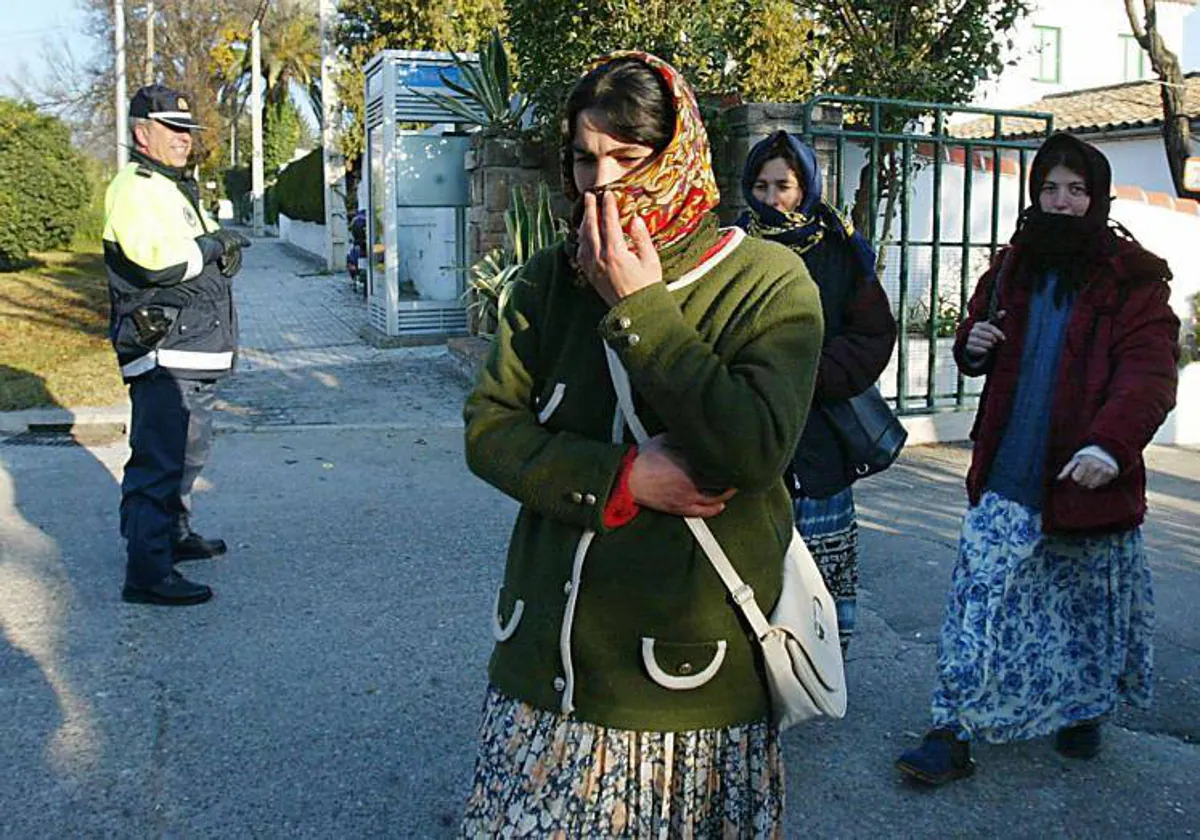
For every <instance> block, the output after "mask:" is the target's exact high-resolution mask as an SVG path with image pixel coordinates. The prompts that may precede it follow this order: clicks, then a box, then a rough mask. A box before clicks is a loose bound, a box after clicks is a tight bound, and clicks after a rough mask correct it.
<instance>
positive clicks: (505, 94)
mask: <svg viewBox="0 0 1200 840" xmlns="http://www.w3.org/2000/svg"><path fill="white" fill-rule="evenodd" d="M450 54H451V55H452V56H454V64H455V66H456V67H457V68H458V71H459V73H461V74H462V80H463V82H464V84H459V83H458V82H455V81H452V80H451V79H448V78H446V75H445V74H444V73H442V74H441V78H442V84H444V85H445V86H446V87H448V88H449V89H450V90H452V91H454V92H455V93H457V94H458V96H450V95H449V94H445V93H421V92H420V91H413V92H414V93H416V94H417V95H418V96H420V97H421V98H422V99H425V100H427V101H429V102H432V103H434V104H435V105H438V106H440V107H442V108H445V109H446V110H447V111H450V112H451V113H454V114H457V115H458V116H460V117H462V118H463V120H464V121H466V122H468V123H470V124H472V125H478V126H480V127H481V128H482V129H483V130H484V132H485V133H487V134H505V133H509V132H514V131H516V130H518V129H519V128H520V127H521V118H522V117H524V116H525V112H526V111H528V110H529V106H530V102H529V101H528V100H527V99H526V98H525V97H524V96H523V95H522V94H519V93H517V92H516V89H515V86H514V84H513V74H512V72H511V71H510V68H509V61H508V52H507V51H506V50H505V49H504V42H503V40H501V38H500V30H498V29H494V28H493V29H492V34H491V36H490V37H489V38H488V39H486V40H484V41H482V42H481V43H480V44H479V50H478V55H479V63H478V65H476V63H475V62H473V61H465V60H464V59H463V58H462V57H461V56H459V54H458V53H456V52H454V51H453V50H451V52H450Z"/></svg>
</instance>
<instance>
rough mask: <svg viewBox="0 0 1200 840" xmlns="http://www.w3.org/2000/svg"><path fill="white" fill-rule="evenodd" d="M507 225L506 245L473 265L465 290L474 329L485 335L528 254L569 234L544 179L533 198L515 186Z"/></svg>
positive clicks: (497, 316)
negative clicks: (551, 201) (530, 199)
mask: <svg viewBox="0 0 1200 840" xmlns="http://www.w3.org/2000/svg"><path fill="white" fill-rule="evenodd" d="M504 229H505V233H506V236H505V240H504V247H503V248H496V249H493V250H492V251H491V252H490V253H488V254H485V255H484V256H483V258H482V259H480V260H479V262H477V263H475V264H474V265H473V266H471V268H470V273H469V276H468V278H467V290H466V292H465V293H464V294H463V298H464V300H466V301H467V311H468V313H470V315H471V316H472V321H473V323H474V325H475V332H476V333H477V334H478V335H482V336H489V337H490V336H491V335H492V332H493V331H494V330H495V328H496V326H497V324H498V323H499V317H500V311H501V310H503V309H504V305H505V303H506V302H507V301H508V297H509V295H511V294H512V288H513V284H514V283H518V282H520V280H521V277H522V276H523V274H524V269H525V263H526V262H528V261H529V258H530V257H532V256H533V255H534V254H535V253H537V252H538V251H540V250H542V249H543V248H549V247H550V246H551V245H554V244H555V243H557V242H559V241H560V240H562V239H564V238H565V237H566V235H567V224H566V222H564V221H563V220H562V219H557V218H555V216H554V210H553V208H552V207H551V206H550V190H549V188H548V187H547V186H546V184H545V182H540V183H538V185H537V194H536V196H535V197H534V199H533V201H532V202H530V201H529V199H528V197H527V196H526V194H525V192H524V191H523V190H521V189H520V188H518V187H513V189H512V201H510V202H509V205H508V209H507V210H505V211H504Z"/></svg>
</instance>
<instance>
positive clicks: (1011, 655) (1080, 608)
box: [933, 492, 1154, 743]
mask: <svg viewBox="0 0 1200 840" xmlns="http://www.w3.org/2000/svg"><path fill="white" fill-rule="evenodd" d="M1041 525H1042V521H1041V515H1040V514H1039V513H1038V512H1037V511H1035V510H1033V509H1031V508H1028V507H1025V506H1024V505H1021V504H1018V503H1017V502H1013V501H1010V500H1009V499H1006V498H1004V497H1002V496H999V495H997V494H996V493H992V492H987V493H984V495H983V498H982V499H980V501H979V504H978V505H975V506H974V507H972V508H970V509H969V510H968V511H967V514H966V518H965V519H964V521H963V529H962V537H961V539H960V541H959V554H958V563H957V564H956V566H955V568H954V574H953V578H952V584H951V591H950V597H949V600H948V603H947V607H946V617H945V621H944V623H943V625H942V634H941V639H940V641H939V644H938V682H937V686H936V688H935V689H934V693H933V724H934V726H937V727H949V728H951V729H954V730H955V731H956V732H957V734H958V735H959V737H964V738H968V739H969V738H976V739H981V740H985V741H989V742H992V743H1004V742H1008V741H1017V740H1022V739H1026V738H1038V737H1042V736H1045V735H1050V734H1052V733H1053V732H1055V731H1056V730H1058V729H1060V728H1061V727H1064V726H1069V725H1071V724H1073V723H1078V722H1079V721H1084V720H1090V719H1092V718H1098V717H1101V716H1103V715H1107V714H1109V713H1110V712H1112V711H1113V710H1114V709H1115V708H1116V706H1117V703H1118V702H1119V701H1125V702H1128V703H1131V704H1133V705H1136V706H1143V707H1144V706H1146V705H1148V704H1149V702H1150V699H1151V689H1152V679H1153V673H1152V671H1153V636H1154V595H1153V590H1152V588H1151V582H1150V571H1149V569H1148V568H1147V567H1146V557H1145V550H1144V548H1143V545H1142V534H1141V529H1139V528H1135V529H1133V530H1131V531H1123V532H1120V533H1116V534H1105V535H1101V536H1070V537H1059V536H1049V537H1048V536H1046V535H1044V534H1043V533H1042V530H1041Z"/></svg>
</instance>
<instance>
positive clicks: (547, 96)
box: [506, 0, 815, 133]
mask: <svg viewBox="0 0 1200 840" xmlns="http://www.w3.org/2000/svg"><path fill="white" fill-rule="evenodd" d="M506 5H507V7H508V32H509V37H510V39H511V44H512V48H513V51H514V52H515V53H516V56H517V58H518V59H519V61H520V65H521V76H520V80H519V85H518V86H519V88H520V89H521V90H522V91H525V92H527V93H528V94H529V97H530V99H531V100H532V101H533V103H534V106H535V119H536V121H537V123H538V124H540V125H541V126H542V127H543V129H545V130H549V132H550V133H553V132H554V131H555V130H556V129H557V125H556V121H557V118H558V116H559V110H560V107H561V105H562V103H563V101H564V99H565V98H566V94H567V92H568V91H569V90H570V88H571V86H572V85H574V84H575V82H576V80H577V79H578V78H579V76H580V74H581V73H582V72H583V71H584V69H585V67H586V66H587V64H588V62H589V61H590V60H591V59H593V58H596V57H598V56H601V55H604V54H606V53H608V52H611V51H613V50H616V49H631V48H635V49H642V50H646V51H647V52H651V53H654V54H655V55H657V56H659V57H660V58H662V59H663V60H665V61H668V62H670V63H671V64H673V65H674V66H675V67H676V69H678V70H679V71H680V72H681V73H682V74H683V75H684V76H685V77H686V78H687V80H688V81H689V82H690V83H691V85H692V86H693V88H694V89H695V92H696V95H697V97H698V98H699V99H700V100H701V101H704V100H705V99H714V100H717V101H722V102H724V101H726V100H729V101H737V100H739V99H741V100H743V101H746V100H753V99H758V98H769V99H770V100H771V101H775V102H791V101H796V100H798V99H801V98H804V97H806V96H808V95H810V94H811V91H812V88H813V84H814V80H813V76H812V68H811V67H810V66H809V65H810V63H811V60H812V57H813V56H814V55H815V49H814V45H813V43H812V42H811V41H810V38H811V32H812V23H811V21H810V20H809V19H808V16H807V15H805V14H802V13H801V11H800V9H799V6H798V5H797V4H795V3H793V2H790V0H705V2H703V3H679V2H677V0H593V2H590V3H579V2H577V1H576V0H508V2H507V3H506Z"/></svg>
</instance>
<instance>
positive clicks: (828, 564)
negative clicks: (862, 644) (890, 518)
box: [792, 487, 858, 649]
mask: <svg viewBox="0 0 1200 840" xmlns="http://www.w3.org/2000/svg"><path fill="white" fill-rule="evenodd" d="M792 512H793V514H794V515H795V518H796V530H798V531H799V532H800V536H802V537H803V538H804V544H805V545H806V546H808V550H809V551H810V552H811V553H812V556H813V560H815V561H816V563H817V568H819V569H820V570H821V577H822V578H823V579H824V581H825V586H826V587H827V588H828V589H829V594H830V595H832V596H833V601H834V603H835V604H836V605H837V618H838V634H839V635H840V636H841V641H842V648H843V649H844V648H845V647H846V646H847V645H849V644H850V637H851V636H852V635H853V634H854V623H855V618H856V617H857V613H858V520H857V518H856V517H855V512H854V491H853V490H852V489H851V488H849V487H847V488H846V489H845V490H843V491H841V492H840V493H836V494H834V495H833V496H830V497H829V498H828V499H806V498H803V497H802V498H799V499H796V500H795V501H794V502H793V503H792Z"/></svg>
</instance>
